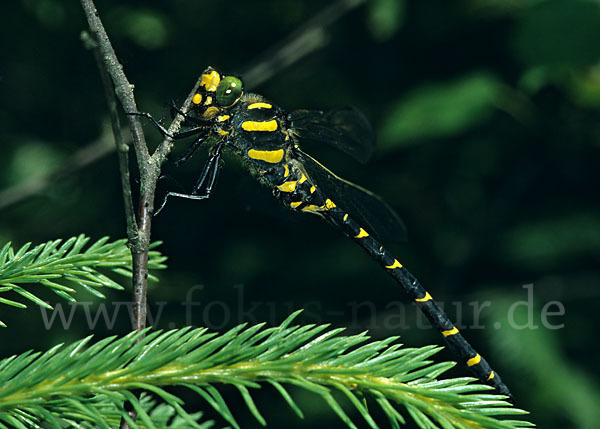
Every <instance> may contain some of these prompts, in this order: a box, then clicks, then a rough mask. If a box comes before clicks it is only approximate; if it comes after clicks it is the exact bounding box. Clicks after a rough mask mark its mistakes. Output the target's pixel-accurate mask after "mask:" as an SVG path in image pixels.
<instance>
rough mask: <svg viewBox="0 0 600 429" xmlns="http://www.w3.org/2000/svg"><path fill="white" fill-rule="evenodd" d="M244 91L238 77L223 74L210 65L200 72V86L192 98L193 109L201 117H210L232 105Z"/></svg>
mask: <svg viewBox="0 0 600 429" xmlns="http://www.w3.org/2000/svg"><path fill="white" fill-rule="evenodd" d="M243 93H244V88H243V84H242V81H241V79H240V78H238V77H235V76H223V75H222V74H221V73H219V72H218V71H217V70H215V69H214V68H212V67H208V68H207V69H206V70H204V71H203V72H202V76H201V81H200V87H199V88H198V92H197V93H196V94H195V95H194V97H193V98H192V104H193V106H194V110H196V113H197V115H198V116H199V117H201V118H202V119H212V118H214V117H215V116H216V115H218V114H221V113H223V112H225V111H227V110H229V109H230V108H231V107H233V106H234V105H235V104H236V103H237V102H238V101H239V99H240V98H242V95H243Z"/></svg>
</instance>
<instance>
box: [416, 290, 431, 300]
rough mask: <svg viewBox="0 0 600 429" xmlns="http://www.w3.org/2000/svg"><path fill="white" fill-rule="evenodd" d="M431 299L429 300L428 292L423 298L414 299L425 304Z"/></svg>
mask: <svg viewBox="0 0 600 429" xmlns="http://www.w3.org/2000/svg"><path fill="white" fill-rule="evenodd" d="M432 299H433V298H431V295H429V292H425V296H424V297H423V298H417V299H415V301H417V302H427V301H431V300H432Z"/></svg>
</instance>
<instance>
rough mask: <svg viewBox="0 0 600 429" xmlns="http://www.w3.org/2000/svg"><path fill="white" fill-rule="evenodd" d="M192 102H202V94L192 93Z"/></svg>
mask: <svg viewBox="0 0 600 429" xmlns="http://www.w3.org/2000/svg"><path fill="white" fill-rule="evenodd" d="M192 103H194V104H200V103H202V94H194V97H193V98H192Z"/></svg>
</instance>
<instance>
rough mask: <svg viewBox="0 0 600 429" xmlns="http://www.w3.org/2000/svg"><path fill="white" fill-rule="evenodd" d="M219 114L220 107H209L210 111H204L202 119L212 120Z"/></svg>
mask: <svg viewBox="0 0 600 429" xmlns="http://www.w3.org/2000/svg"><path fill="white" fill-rule="evenodd" d="M217 113H219V108H218V107H214V106H212V107H209V108H208V109H206V110H205V111H204V113H203V114H202V117H203V118H204V119H212V118H214V117H215V115H216V114H217Z"/></svg>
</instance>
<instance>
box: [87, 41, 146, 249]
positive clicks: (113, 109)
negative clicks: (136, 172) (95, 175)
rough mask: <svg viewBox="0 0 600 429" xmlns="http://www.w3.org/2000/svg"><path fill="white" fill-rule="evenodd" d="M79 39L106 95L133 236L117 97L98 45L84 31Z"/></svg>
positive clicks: (126, 156)
mask: <svg viewBox="0 0 600 429" xmlns="http://www.w3.org/2000/svg"><path fill="white" fill-rule="evenodd" d="M81 40H82V41H83V42H84V44H85V45H87V46H88V48H90V49H91V50H92V52H93V53H94V58H95V59H96V65H97V66H98V71H99V73H100V77H101V79H102V86H103V87H104V96H105V97H106V101H107V104H108V111H109V115H110V123H111V128H112V132H113V137H114V139H115V145H116V148H117V156H118V158H119V171H120V172H121V187H122V188H123V203H124V206H125V220H126V222H127V236H128V237H133V236H135V235H137V225H136V223H135V214H134V208H133V197H132V194H131V181H130V180H131V179H130V175H129V143H125V142H124V141H123V135H122V133H121V121H120V120H119V114H118V112H117V99H116V97H115V91H114V87H113V84H112V81H111V79H110V76H109V75H108V72H107V71H106V68H105V67H104V66H103V62H102V57H101V56H100V51H99V50H98V49H97V48H98V45H97V44H96V41H95V40H94V39H93V38H92V37H91V36H90V34H89V33H88V32H86V31H84V32H82V33H81Z"/></svg>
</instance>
